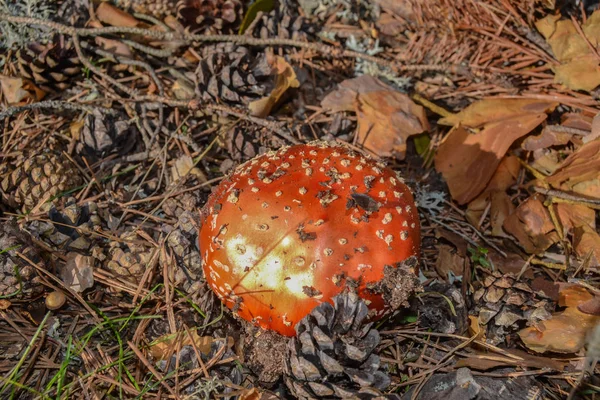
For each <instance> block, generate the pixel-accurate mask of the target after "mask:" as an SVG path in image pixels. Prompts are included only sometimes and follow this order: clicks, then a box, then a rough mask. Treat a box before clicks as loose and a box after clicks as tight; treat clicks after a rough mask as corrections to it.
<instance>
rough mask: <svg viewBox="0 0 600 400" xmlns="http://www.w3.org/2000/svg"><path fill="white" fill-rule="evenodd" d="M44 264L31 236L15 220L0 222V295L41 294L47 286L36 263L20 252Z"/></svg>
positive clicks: (39, 263)
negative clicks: (36, 267)
mask: <svg viewBox="0 0 600 400" xmlns="http://www.w3.org/2000/svg"><path fill="white" fill-rule="evenodd" d="M17 252H19V253H21V254H23V255H24V256H25V257H26V258H28V259H29V260H31V261H32V262H34V263H36V264H37V265H43V264H41V263H42V259H41V257H40V254H39V252H38V251H37V249H36V248H35V247H34V246H33V244H32V242H31V239H30V238H29V237H28V236H27V234H26V233H24V232H22V231H21V230H20V229H19V227H18V226H17V224H16V223H14V222H12V221H8V222H2V224H0V297H11V298H13V297H15V298H17V299H25V298H31V297H34V296H36V295H38V294H40V293H41V292H42V291H43V290H44V287H43V286H42V284H41V280H40V278H39V276H38V275H37V274H36V271H35V267H34V266H32V265H31V264H30V263H29V262H27V261H26V260H24V259H23V258H21V257H19V256H18V255H17Z"/></svg>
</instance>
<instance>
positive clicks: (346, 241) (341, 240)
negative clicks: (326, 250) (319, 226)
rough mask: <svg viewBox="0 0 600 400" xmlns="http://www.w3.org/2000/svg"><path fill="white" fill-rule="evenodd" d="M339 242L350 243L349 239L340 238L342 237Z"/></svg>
mask: <svg viewBox="0 0 600 400" xmlns="http://www.w3.org/2000/svg"><path fill="white" fill-rule="evenodd" d="M338 242H339V243H340V244H342V245H344V244H347V243H348V239H345V238H340V239H339V240H338Z"/></svg>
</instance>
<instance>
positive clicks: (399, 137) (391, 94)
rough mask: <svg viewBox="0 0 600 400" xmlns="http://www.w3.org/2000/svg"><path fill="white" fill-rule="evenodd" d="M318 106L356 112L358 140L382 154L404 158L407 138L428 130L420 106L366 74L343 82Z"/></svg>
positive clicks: (422, 109) (423, 111) (383, 155)
mask: <svg viewBox="0 0 600 400" xmlns="http://www.w3.org/2000/svg"><path fill="white" fill-rule="evenodd" d="M321 105H322V106H323V107H324V108H326V109H329V110H331V111H334V112H337V111H354V112H356V115H357V117H358V142H359V143H360V144H362V145H363V146H364V147H365V148H366V149H368V150H370V151H372V152H373V153H375V154H377V155H379V156H381V157H394V156H395V157H397V158H398V159H404V156H405V153H406V140H407V139H408V137H409V136H411V135H416V134H419V133H422V132H425V131H427V130H429V123H428V121H427V116H426V114H425V109H424V108H423V107H422V106H420V105H417V104H415V103H414V102H413V101H412V100H411V99H410V97H408V96H407V95H405V94H404V93H400V92H398V91H397V90H395V89H394V88H392V87H391V86H388V85H386V84H384V83H383V82H381V81H380V80H379V79H377V78H374V77H372V76H369V75H363V76H360V77H358V78H354V79H348V80H345V81H343V82H342V83H340V84H339V86H338V88H337V89H336V90H335V91H333V92H332V93H329V94H328V95H327V96H326V97H325V98H324V99H323V101H322V102H321Z"/></svg>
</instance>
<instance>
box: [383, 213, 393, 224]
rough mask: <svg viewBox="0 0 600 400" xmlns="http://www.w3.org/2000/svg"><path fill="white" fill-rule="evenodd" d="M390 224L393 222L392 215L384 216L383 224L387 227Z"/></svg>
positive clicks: (386, 214)
mask: <svg viewBox="0 0 600 400" xmlns="http://www.w3.org/2000/svg"><path fill="white" fill-rule="evenodd" d="M390 222H392V213H385V215H384V216H383V220H381V223H382V224H384V225H387V224H389V223H390Z"/></svg>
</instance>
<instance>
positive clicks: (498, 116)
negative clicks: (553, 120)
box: [438, 98, 558, 136]
mask: <svg viewBox="0 0 600 400" xmlns="http://www.w3.org/2000/svg"><path fill="white" fill-rule="evenodd" d="M557 105H558V103H556V102H549V101H542V100H535V99H493V98H492V99H484V100H480V101H476V102H474V103H473V104H471V105H469V106H468V107H467V108H465V109H464V110H462V111H461V112H459V113H457V114H452V115H450V116H448V117H445V118H442V119H440V120H439V121H438V124H440V125H449V126H456V125H458V124H461V125H464V126H467V127H469V128H483V127H485V126H486V125H488V124H491V123H494V122H504V121H506V120H509V119H513V118H517V119H518V117H521V116H523V117H525V116H529V115H541V114H546V113H548V112H550V111H552V110H553V109H554V108H555V107H556V106H557ZM506 132H510V129H509V128H508V127H507V128H506ZM526 133H528V132H526ZM520 136H522V135H520Z"/></svg>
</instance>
